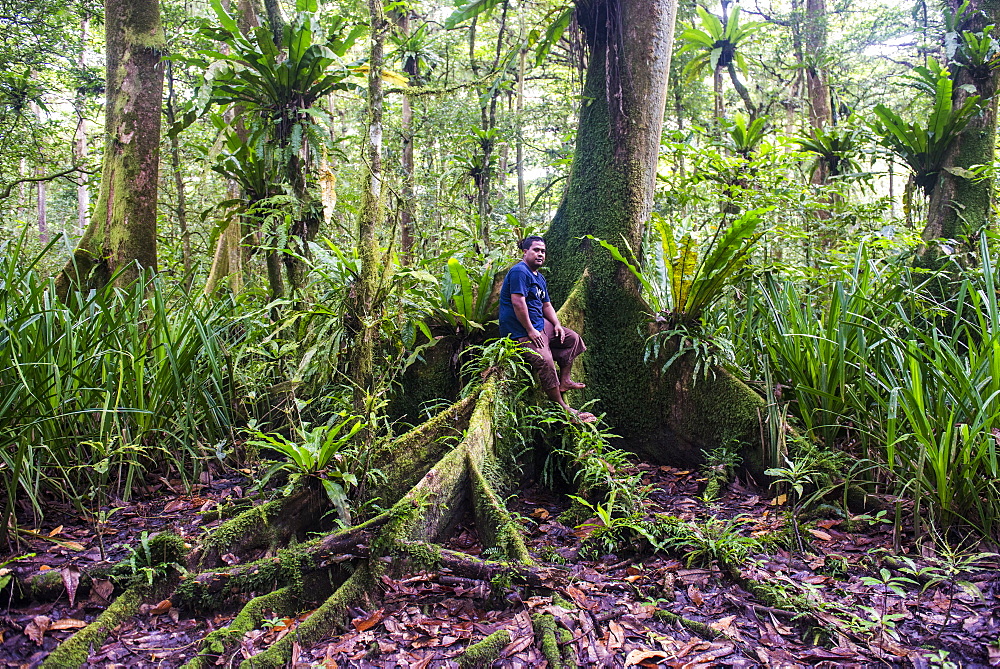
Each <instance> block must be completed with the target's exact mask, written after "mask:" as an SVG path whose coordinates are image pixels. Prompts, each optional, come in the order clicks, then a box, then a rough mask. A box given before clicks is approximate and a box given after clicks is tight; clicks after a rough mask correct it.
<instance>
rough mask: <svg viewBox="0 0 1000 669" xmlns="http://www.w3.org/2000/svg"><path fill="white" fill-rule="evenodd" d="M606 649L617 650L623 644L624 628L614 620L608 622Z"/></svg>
mask: <svg viewBox="0 0 1000 669" xmlns="http://www.w3.org/2000/svg"><path fill="white" fill-rule="evenodd" d="M608 632H609V633H610V634H609V636H608V650H618V649H619V648H621V647H622V646H623V645H625V628H624V627H622V626H621V625H619V624H618V623H617V622H615V621H614V620H611V621H609V622H608Z"/></svg>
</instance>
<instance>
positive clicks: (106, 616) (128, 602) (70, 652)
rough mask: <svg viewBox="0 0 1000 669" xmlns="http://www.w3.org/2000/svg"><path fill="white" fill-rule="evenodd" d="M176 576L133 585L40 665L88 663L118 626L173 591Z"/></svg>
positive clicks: (52, 668) (50, 668)
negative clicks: (146, 605) (144, 605)
mask: <svg viewBox="0 0 1000 669" xmlns="http://www.w3.org/2000/svg"><path fill="white" fill-rule="evenodd" d="M176 582H177V579H176V577H173V578H165V579H163V580H161V581H160V582H159V583H154V585H153V586H152V587H150V586H147V585H134V586H132V587H131V588H129V589H127V590H126V591H125V592H123V593H122V594H121V595H119V596H118V597H117V598H116V599H115V601H114V602H112V603H111V605H110V606H109V607H108V608H107V609H105V610H104V612H102V613H101V615H99V616H98V617H97V620H95V621H94V622H92V623H90V624H89V625H87V626H86V627H84V628H83V629H81V630H80V631H79V632H77V633H76V634H74V635H73V636H71V637H70V638H68V639H66V640H65V641H63V642H62V643H61V644H59V646H58V647H57V648H56V649H55V650H54V651H52V652H51V653H50V654H49V656H48V657H46V658H45V661H44V662H42V664H41V666H42V667H43V668H45V669H64V668H65V667H79V666H80V665H82V664H84V663H86V661H87V658H88V657H90V654H91V651H92V650H93V649H97V648H100V647H101V646H102V645H104V642H105V641H106V640H107V638H108V635H110V634H111V632H113V631H114V630H115V629H116V628H117V627H118V626H119V625H121V624H122V623H123V622H125V621H126V620H128V619H129V618H131V617H132V616H134V615H135V614H137V613H138V612H139V607H140V606H142V605H143V604H146V603H155V602H158V601H160V600H162V599H163V598H164V597H166V595H168V594H169V593H170V591H171V590H172V589H173V586H174V584H175V583H176Z"/></svg>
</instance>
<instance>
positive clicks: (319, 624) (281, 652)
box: [240, 565, 374, 669]
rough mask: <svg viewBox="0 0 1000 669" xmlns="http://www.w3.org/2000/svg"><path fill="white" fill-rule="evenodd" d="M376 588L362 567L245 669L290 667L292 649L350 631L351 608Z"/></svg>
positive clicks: (254, 657) (245, 662) (251, 659)
mask: <svg viewBox="0 0 1000 669" xmlns="http://www.w3.org/2000/svg"><path fill="white" fill-rule="evenodd" d="M373 587H374V578H373V577H372V573H371V570H370V569H369V568H368V566H367V565H362V566H361V567H360V568H359V569H358V570H357V571H356V572H354V573H353V574H352V575H351V577H350V578H348V579H347V580H346V581H344V583H343V585H341V586H340V587H339V588H337V591H336V592H334V593H333V594H332V595H330V597H329V598H328V599H327V600H326V601H325V602H323V604H322V605H321V606H320V607H319V608H318V609H316V610H315V611H314V612H313V614H312V615H311V616H309V617H308V618H307V619H306V620H305V621H304V622H303V623H302V624H301V625H299V626H298V627H297V628H296V629H295V630H294V631H293V632H291V633H289V634H287V635H285V636H284V637H282V638H281V639H280V640H278V641H277V642H275V643H274V644H273V645H272V646H270V647H269V648H268V649H267V650H265V651H264V652H262V653H258V654H257V655H254V656H253V657H251V658H248V659H247V660H245V661H244V662H243V663H242V664H241V665H240V667H241V669H266V668H268V667H274V668H275V669H277V668H278V667H285V666H287V664H288V662H289V660H290V659H291V657H292V645H293V644H296V643H298V644H299V645H301V646H303V647H307V646H310V645H312V644H314V643H316V642H318V641H320V640H321V639H323V638H324V637H325V636H327V635H328V634H330V633H331V632H332V631H333V630H335V629H337V628H338V627H346V625H347V622H348V613H347V608H348V607H349V606H351V605H352V604H356V603H357V602H359V601H361V600H362V599H364V598H365V597H367V596H368V593H369V592H370V591H371V590H372V588H373Z"/></svg>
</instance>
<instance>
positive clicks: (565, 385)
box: [559, 381, 587, 393]
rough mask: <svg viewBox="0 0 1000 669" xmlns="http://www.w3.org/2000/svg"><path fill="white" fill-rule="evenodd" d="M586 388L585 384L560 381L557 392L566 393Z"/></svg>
mask: <svg viewBox="0 0 1000 669" xmlns="http://www.w3.org/2000/svg"><path fill="white" fill-rule="evenodd" d="M586 387H587V384H586V383H580V382H579V381H560V382H559V390H561V391H562V392H564V393H565V392H567V391H569V390H583V389H584V388H586Z"/></svg>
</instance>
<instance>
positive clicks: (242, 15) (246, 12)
mask: <svg viewBox="0 0 1000 669" xmlns="http://www.w3.org/2000/svg"><path fill="white" fill-rule="evenodd" d="M259 2H260V0H238V2H237V3H236V24H237V26H238V27H239V29H240V32H241V33H242V34H243V35H247V36H249V35H250V34H251V32H252V31H253V30H254V28H258V27H260V18H259V17H261V16H262V15H263V13H264V9H263V7H261V6H260V5H259ZM223 6H224V7H225V8H226V9H227V10H230V9H231V4H230V3H229V2H224V3H223ZM220 48H223V49H225V48H228V47H226V46H225V45H221V46H220ZM240 114H241V107H240V106H239V105H234V106H232V107H231V108H229V109H228V110H226V114H225V116H226V120H227V121H228V122H229V124H230V125H232V126H233V130H234V132H236V134H237V135H239V137H240V139H242V140H243V142H244V143H246V142H247V140H248V134H247V130H246V126H245V125H244V123H243V120H242V118H240ZM226 192H227V195H228V198H229V199H230V200H238V199H242V198H244V194H243V193H242V192H241V189H240V187H239V184H237V183H236V181H235V180H233V179H229V180H228V183H227V185H226ZM247 228H249V226H248V225H247V224H246V223H245V221H244V218H243V217H242V216H240V217H238V218H236V219H235V220H233V221H230V223H229V225H227V226H226V228H225V230H223V231H222V234H220V235H219V239H218V241H217V242H216V243H215V253H214V255H213V256H212V267H211V269H210V270H209V272H208V279H207V280H206V281H205V288H204V294H205V295H211V294H212V293H214V292H215V291H216V290H218V289H219V286H220V285H221V283H222V280H223V279H228V281H229V289H230V290H231V291H233V294H236V293H239V292H240V291H242V290H243V282H244V275H245V273H246V253H247V252H246V247H245V240H246V239H247V238H248V237H249V236H250V233H251V231H250V230H248V229H247ZM272 255H273V254H272V253H271V252H268V255H267V259H266V263H267V267H268V279H269V285H271V283H270V279H271V277H272V272H271V269H272V265H274V269H275V272H274V273H275V274H276V275H277V281H278V283H279V285H283V283H282V281H281V271H280V266H279V265H278V263H277V258H275V261H274V262H272V261H271V256H272ZM272 288H273V286H272ZM282 294H283V291H282Z"/></svg>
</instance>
